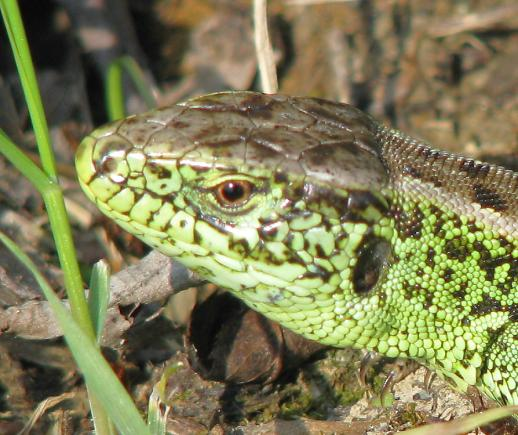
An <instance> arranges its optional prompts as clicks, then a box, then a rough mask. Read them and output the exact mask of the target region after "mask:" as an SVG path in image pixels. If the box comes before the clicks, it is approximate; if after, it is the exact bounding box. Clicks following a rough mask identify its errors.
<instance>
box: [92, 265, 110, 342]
mask: <svg viewBox="0 0 518 435" xmlns="http://www.w3.org/2000/svg"><path fill="white" fill-rule="evenodd" d="M109 302H110V268H109V266H108V263H106V261H104V260H101V261H98V262H97V263H95V265H94V267H93V269H92V276H91V278H90V294H89V295H88V309H89V311H90V318H91V319H92V324H93V327H94V331H95V336H96V337H97V343H100V342H101V338H102V332H103V327H104V321H105V320H106V313H107V311H108V304H109Z"/></svg>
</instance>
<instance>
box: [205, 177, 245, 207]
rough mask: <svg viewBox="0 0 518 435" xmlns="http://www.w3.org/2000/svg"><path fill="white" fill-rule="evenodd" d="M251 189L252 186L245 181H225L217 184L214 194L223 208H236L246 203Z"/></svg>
mask: <svg viewBox="0 0 518 435" xmlns="http://www.w3.org/2000/svg"><path fill="white" fill-rule="evenodd" d="M253 189H254V186H253V184H252V183H250V182H248V181H246V180H227V181H225V182H223V183H221V184H218V185H217V186H216V187H215V190H214V193H215V196H216V199H217V200H218V202H219V203H220V204H221V205H222V206H223V207H236V206H240V205H243V204H244V203H246V202H247V201H248V199H249V198H250V196H252V192H253Z"/></svg>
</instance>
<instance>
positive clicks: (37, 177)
mask: <svg viewBox="0 0 518 435" xmlns="http://www.w3.org/2000/svg"><path fill="white" fill-rule="evenodd" d="M0 152H1V153H2V154H4V155H5V156H6V157H7V159H8V160H9V161H10V162H11V163H12V164H13V165H14V166H15V167H16V168H17V169H18V170H20V172H21V173H22V174H23V175H24V176H25V177H27V179H28V180H29V181H30V182H31V183H32V184H33V185H34V187H35V188H36V189H37V190H38V191H39V192H40V193H41V195H42V197H43V201H44V202H45V207H46V209H47V213H48V216H49V221H50V225H51V228H52V234H53V236H54V241H55V243H56V249H57V252H58V256H59V260H60V264H61V268H62V269H63V273H64V281H65V287H66V289H67V296H68V299H69V301H70V308H71V310H72V314H73V316H74V317H75V319H76V320H77V321H78V323H79V324H80V325H81V326H82V327H83V328H84V329H85V331H87V333H90V334H91V336H92V337H94V334H93V328H92V323H91V321H90V316H89V313H88V306H87V304H86V299H85V296H84V292H83V281H82V278H81V273H80V270H79V265H78V264H77V259H76V254H75V249H74V243H73V240H72V231H71V229H70V224H69V222H68V217H67V213H66V209H65V203H64V201H63V194H62V192H61V189H60V187H59V185H57V184H56V183H55V182H54V181H52V180H51V179H49V178H48V177H47V176H46V175H45V174H44V173H43V171H42V170H41V169H40V168H38V166H37V165H36V164H34V162H32V160H31V159H29V158H28V157H27V156H26V155H25V154H24V153H23V152H22V151H21V150H20V149H19V148H18V147H17V146H16V145H15V144H14V143H13V142H12V141H11V140H10V139H9V137H8V136H7V135H6V134H5V133H4V132H2V131H1V130H0Z"/></svg>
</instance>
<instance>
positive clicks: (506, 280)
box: [76, 92, 518, 405]
mask: <svg viewBox="0 0 518 435" xmlns="http://www.w3.org/2000/svg"><path fill="white" fill-rule="evenodd" d="M76 165H77V171H78V174H79V179H80V182H81V185H82V187H83V189H84V191H85V192H86V194H87V195H88V197H89V198H90V199H91V200H92V201H94V202H95V203H96V204H97V206H98V207H99V208H100V209H101V210H102V211H103V212H104V213H105V214H106V215H107V216H109V217H110V218H112V219H114V220H115V221H116V222H117V223H118V224H119V225H120V226H122V227H123V228H124V229H126V230H127V231H129V232H131V233H133V234H134V235H135V236H137V237H139V238H140V239H142V240H143V241H144V242H146V243H147V244H149V245H151V246H153V247H155V248H156V249H158V250H159V251H161V252H163V253H165V254H166V255H169V256H171V257H174V258H176V259H177V260H178V261H180V262H182V263H183V264H185V265H186V266H187V267H189V268H191V269H192V270H194V271H196V272H197V273H198V274H199V275H201V276H203V277H205V278H206V279H208V280H209V281H211V282H213V283H215V284H217V285H219V286H221V287H223V288H225V289H227V290H229V291H231V292H232V293H233V294H234V295H235V296H237V297H238V298H240V299H242V300H243V301H244V302H245V303H246V304H248V305H249V306H250V307H252V308H253V309H255V310H257V311H259V312H261V313H263V314H264V315H266V316H268V317H270V318H271V319H274V320H276V321H278V322H279V323H281V324H283V325H284V326H286V327H288V328H290V329H292V330H294V331H296V332H298V333H300V334H302V335H304V336H305V337H307V338H310V339H313V340H317V341H319V342H321V343H325V344H328V345H333V346H354V347H356V348H363V349H371V350H375V351H377V352H380V353H381V354H384V355H387V356H390V357H406V358H412V359H415V360H417V361H419V362H421V363H423V364H425V365H426V366H428V367H431V368H432V369H435V370H436V371H437V372H439V373H440V374H441V375H442V376H443V377H445V378H448V379H450V380H451V381H452V382H453V383H454V384H455V385H456V387H457V388H458V389H460V390H462V391H466V390H467V389H468V387H469V386H475V387H478V388H479V389H480V390H481V391H482V393H484V394H485V395H486V396H488V397H490V398H492V399H494V400H496V401H498V402H500V403H503V404H515V405H518V390H517V385H516V383H517V374H518V345H517V343H518V341H517V338H518V324H517V323H516V319H517V318H518V309H517V307H518V292H517V291H516V290H517V288H518V287H517V276H518V223H517V222H518V219H517V217H518V174H516V173H513V172H512V171H509V170H505V169H504V168H501V167H497V166H492V165H489V164H485V163H481V162H477V161H473V160H470V159H465V158H462V157H459V156H455V155H451V154H448V153H446V152H441V151H435V150H433V149H431V148H429V147H427V146H426V145H424V144H422V143H420V142H419V141H417V140H414V139H411V138H409V137H406V136H404V135H403V134H401V133H399V132H397V131H395V130H391V129H388V128H386V127H383V126H381V125H380V124H378V123H377V122H376V121H374V120H373V119H372V118H370V117H369V116H368V115H366V114H364V113H362V112H360V111H359V110H357V109H354V108H352V107H350V106H348V105H343V104H337V103H332V102H328V101H323V100H317V99H310V98H295V97H284V96H279V95H271V96H266V95H262V94H257V93H247V92H236V93H221V94H214V95H208V96H205V97H201V98H197V99H194V100H191V101H188V102H186V103H184V104H180V105H176V106H172V107H168V108H164V109H160V110H156V111H153V112H150V113H148V114H144V115H138V116H133V117H130V118H127V119H126V120H122V121H119V122H115V123H112V124H110V125H107V126H104V127H101V128H99V129H98V130H96V131H94V132H93V133H92V134H91V135H90V136H88V137H87V138H85V139H84V141H83V142H82V144H81V146H80V149H79V151H78V154H77V158H76ZM236 186H237V187H236Z"/></svg>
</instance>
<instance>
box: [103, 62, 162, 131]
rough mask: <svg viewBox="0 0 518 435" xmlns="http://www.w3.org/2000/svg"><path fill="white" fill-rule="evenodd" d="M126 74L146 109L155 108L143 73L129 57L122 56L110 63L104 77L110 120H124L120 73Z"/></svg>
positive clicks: (154, 102)
mask: <svg viewBox="0 0 518 435" xmlns="http://www.w3.org/2000/svg"><path fill="white" fill-rule="evenodd" d="M123 72H126V73H127V74H128V76H129V78H130V79H131V81H132V82H133V84H134V85H135V88H136V89H137V92H138V93H139V94H140V96H141V97H142V99H143V100H144V102H145V103H146V106H147V107H148V109H152V108H154V107H156V100H155V97H154V96H153V94H152V93H151V92H150V91H149V88H148V85H147V83H146V79H145V77H144V73H143V72H142V70H141V68H140V67H139V65H138V64H137V62H135V60H134V59H133V58H132V57H130V56H122V57H120V58H119V59H117V60H115V61H114V62H112V63H111V65H110V67H109V68H108V74H107V76H106V88H105V95H106V107H107V108H108V116H109V118H110V120H112V121H114V120H116V119H120V118H124V117H125V116H126V110H125V108H124V105H125V104H124V91H123V88H124V87H123V86H122V73H123Z"/></svg>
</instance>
